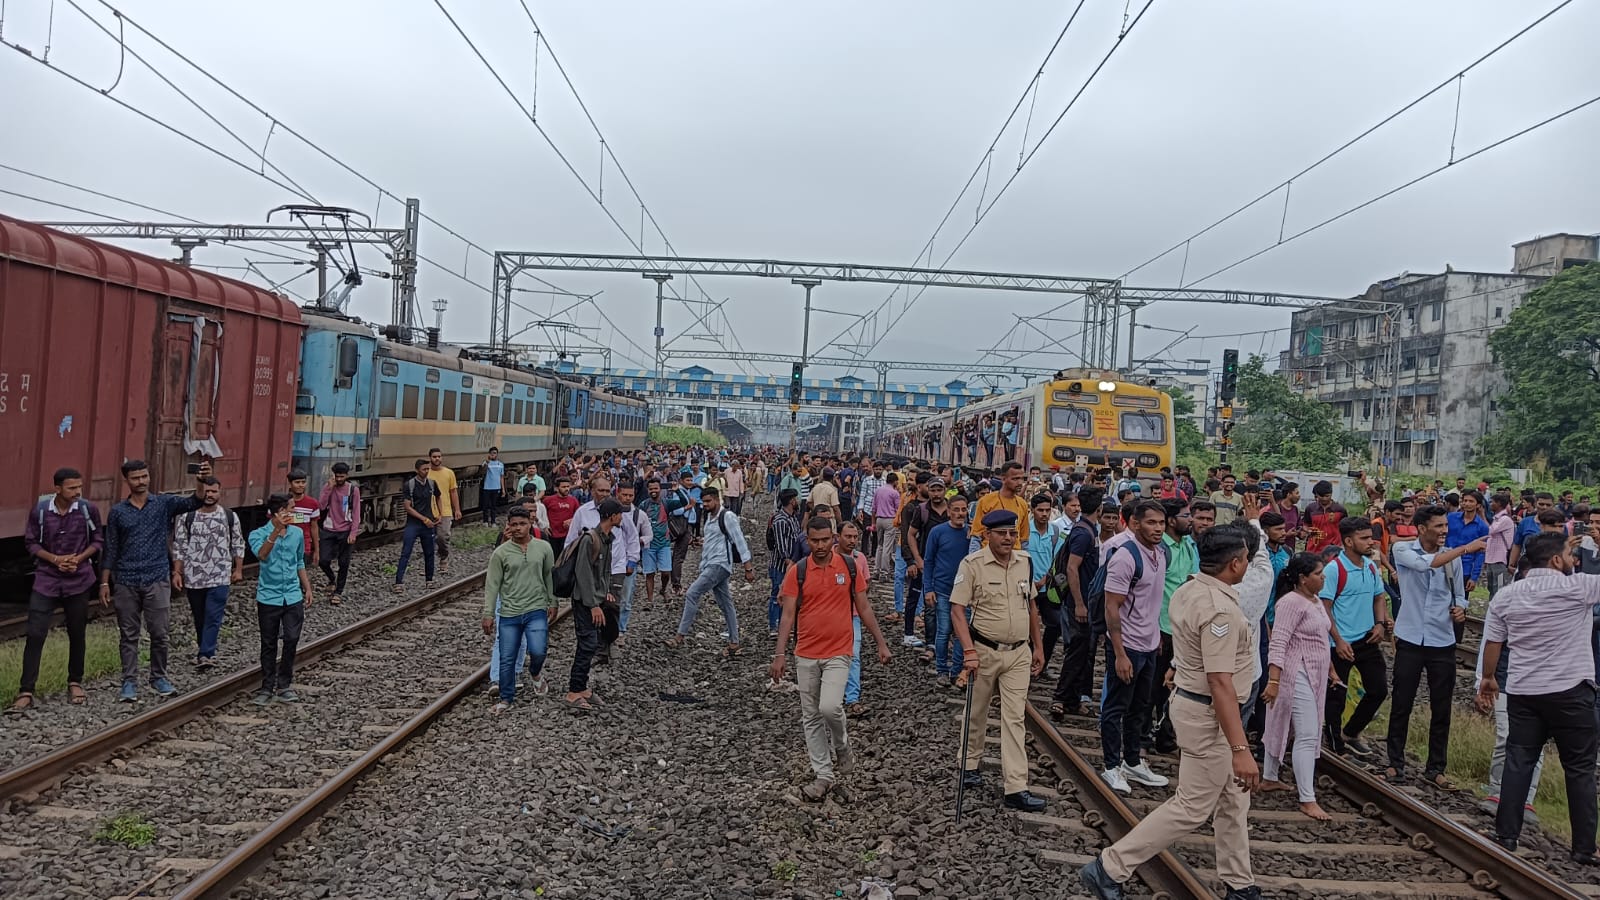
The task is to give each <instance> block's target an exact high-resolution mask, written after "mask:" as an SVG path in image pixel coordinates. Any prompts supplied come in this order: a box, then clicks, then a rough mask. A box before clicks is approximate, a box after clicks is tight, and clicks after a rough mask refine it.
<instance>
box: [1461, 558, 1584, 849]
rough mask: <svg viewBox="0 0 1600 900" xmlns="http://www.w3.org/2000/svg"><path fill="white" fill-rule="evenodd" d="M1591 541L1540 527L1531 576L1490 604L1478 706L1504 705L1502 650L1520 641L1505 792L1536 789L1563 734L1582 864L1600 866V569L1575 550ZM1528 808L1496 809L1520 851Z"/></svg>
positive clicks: (1509, 690) (1510, 693)
mask: <svg viewBox="0 0 1600 900" xmlns="http://www.w3.org/2000/svg"><path fill="white" fill-rule="evenodd" d="M1579 540H1581V538H1579V537H1577V536H1574V537H1571V538H1569V537H1567V536H1565V535H1563V534H1559V533H1553V534H1549V533H1547V534H1538V535H1535V536H1533V537H1531V538H1529V539H1528V541H1527V544H1526V546H1525V549H1524V553H1525V554H1526V556H1527V560H1528V564H1529V566H1530V568H1529V570H1528V575H1527V577H1526V578H1524V579H1523V580H1521V581H1516V582H1513V583H1511V584H1508V585H1506V586H1505V587H1504V588H1502V589H1501V590H1500V593H1499V596H1497V597H1496V598H1495V601H1494V602H1493V603H1491V604H1489V613H1488V615H1487V616H1486V617H1485V621H1484V625H1483V641H1484V647H1483V680H1482V681H1481V682H1480V683H1479V687H1478V709H1480V710H1482V711H1484V712H1489V711H1491V710H1493V709H1494V704H1495V694H1496V693H1498V692H1499V690H1500V685H1499V684H1498V683H1497V682H1496V680H1495V669H1496V668H1497V667H1498V665H1499V662H1500V653H1501V650H1502V649H1503V648H1504V647H1505V646H1506V645H1507V644H1510V645H1512V646H1515V647H1516V648H1517V652H1516V653H1515V654H1513V655H1512V657H1511V665H1510V667H1509V669H1508V671H1507V674H1506V684H1505V692H1506V716H1507V718H1508V720H1509V726H1510V729H1509V732H1508V733H1507V736H1506V768H1505V775H1504V776H1503V778H1502V780H1501V783H1500V796H1501V797H1510V798H1520V797H1523V796H1526V795H1527V793H1528V788H1529V787H1530V786H1532V783H1533V767H1534V764H1535V763H1536V762H1538V760H1539V756H1540V754H1542V753H1543V752H1544V744H1545V741H1546V740H1548V739H1554V741H1555V743H1556V752H1557V753H1559V754H1560V756H1561V768H1562V769H1564V770H1565V771H1566V781H1567V808H1568V810H1569V815H1570V816H1571V821H1572V853H1571V859H1572V861H1573V862H1575V863H1578V864H1580V865H1583V866H1600V856H1596V855H1595V828H1596V824H1597V822H1600V812H1597V809H1596V802H1595V752H1596V746H1597V744H1600V723H1597V722H1596V721H1595V713H1594V708H1595V683H1594V674H1595V672H1594V657H1593V656H1591V655H1590V650H1589V631H1590V623H1591V622H1592V620H1593V619H1592V617H1593V611H1594V609H1595V607H1597V606H1600V575H1584V574H1581V573H1579V574H1573V571H1572V570H1573V563H1574V560H1573V550H1574V549H1575V548H1576V547H1577V545H1578V542H1579ZM1523 812H1524V810H1523V805H1522V804H1521V803H1517V802H1514V800H1513V802H1510V803H1501V804H1500V805H1499V809H1498V810H1497V812H1496V813H1495V820H1494V827H1495V839H1496V840H1497V841H1498V842H1499V843H1500V845H1501V846H1503V847H1505V848H1506V849H1508V850H1516V848H1517V839H1518V838H1519V837H1521V835H1522V818H1523Z"/></svg>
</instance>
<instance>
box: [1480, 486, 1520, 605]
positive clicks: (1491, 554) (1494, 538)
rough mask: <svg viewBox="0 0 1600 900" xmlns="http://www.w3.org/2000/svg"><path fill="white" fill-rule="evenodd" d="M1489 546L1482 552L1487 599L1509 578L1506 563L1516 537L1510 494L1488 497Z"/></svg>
mask: <svg viewBox="0 0 1600 900" xmlns="http://www.w3.org/2000/svg"><path fill="white" fill-rule="evenodd" d="M1489 519H1490V523H1489V546H1488V548H1487V549H1486V550H1484V554H1483V575H1484V580H1485V581H1486V582H1487V583H1488V587H1489V599H1490V600H1493V599H1494V595H1495V594H1497V593H1499V591H1500V588H1502V587H1504V586H1505V585H1506V583H1507V582H1509V581H1510V580H1511V575H1510V569H1509V567H1508V566H1507V564H1508V563H1509V562H1510V560H1511V544H1512V542H1513V541H1514V540H1515V539H1516V534H1517V520H1516V519H1513V518H1512V517H1511V495H1510V494H1507V493H1504V492H1501V493H1498V494H1495V495H1494V496H1493V497H1490V498H1489Z"/></svg>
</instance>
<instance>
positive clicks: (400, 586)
mask: <svg viewBox="0 0 1600 900" xmlns="http://www.w3.org/2000/svg"><path fill="white" fill-rule="evenodd" d="M394 592H395V593H396V594H404V593H405V592H406V586H405V585H403V584H397V585H395V586H394Z"/></svg>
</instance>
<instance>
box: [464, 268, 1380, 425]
mask: <svg viewBox="0 0 1600 900" xmlns="http://www.w3.org/2000/svg"><path fill="white" fill-rule="evenodd" d="M537 270H561V271H579V272H625V273H634V274H641V275H643V276H644V277H646V278H650V279H655V280H656V281H657V284H658V285H659V284H660V283H661V281H663V280H665V279H668V278H671V277H672V276H674V275H685V276H691V275H734V276H741V277H751V278H788V279H791V280H794V281H796V282H797V283H804V282H823V281H832V282H851V281H855V282H866V283H877V284H893V285H897V286H899V285H908V286H909V285H916V286H926V287H953V288H976V289H980V290H998V291H1021V292H1032V293H1049V294H1069V295H1077V296H1081V297H1083V299H1084V304H1083V332H1082V349H1081V351H1080V352H1078V353H1077V354H1076V355H1077V356H1078V358H1079V361H1080V362H1081V363H1082V364H1083V365H1084V366H1085V367H1087V368H1091V369H1117V368H1118V351H1119V349H1121V347H1120V344H1121V341H1120V336H1121V333H1122V325H1123V321H1124V319H1126V322H1127V328H1128V344H1127V358H1126V365H1127V367H1128V368H1130V369H1131V368H1132V365H1133V330H1134V328H1136V327H1137V318H1138V311H1139V310H1140V309H1141V308H1143V307H1145V306H1148V305H1150V304H1152V303H1157V302H1163V301H1175V302H1183V303H1222V304H1234V305H1249V306H1268V307H1280V308H1287V309H1307V308H1310V307H1315V306H1322V305H1326V304H1336V305H1344V306H1358V307H1362V308H1366V309H1371V310H1372V311H1373V312H1375V313H1377V314H1379V315H1380V316H1382V317H1383V319H1384V321H1385V323H1386V325H1387V326H1388V329H1389V330H1388V333H1390V334H1394V333H1397V332H1396V331H1395V330H1394V328H1395V327H1396V326H1397V325H1398V322H1397V318H1398V316H1399V314H1400V307H1399V306H1398V305H1397V304H1393V303H1387V302H1385V301H1383V300H1382V299H1380V298H1376V297H1373V296H1370V295H1367V296H1360V297H1319V296H1315V295H1311V294H1289V293H1279V292H1273V291H1233V290H1216V289H1202V288H1186V287H1178V288H1150V287H1134V286H1130V285H1126V284H1123V283H1122V281H1121V280H1120V279H1116V278H1083V277H1074V276H1067V275H1039V274H1024V273H1017V272H983V271H974V270H967V269H938V268H920V267H915V266H881V265H867V264H860V263H824V262H800V261H794V260H777V259H741V258H733V257H687V256H649V255H625V254H596V253H562V252H541V251H505V250H502V251H496V252H495V254H494V287H493V296H492V297H491V298H490V322H489V329H490V343H491V344H494V343H499V342H503V341H504V340H505V338H504V335H507V334H509V333H510V331H511V328H510V323H511V320H510V317H511V302H510V298H511V290H512V282H513V280H514V279H515V278H516V277H517V276H518V275H519V274H521V273H523V272H527V271H537ZM806 296H807V300H808V301H809V298H810V288H809V287H808V288H807V291H806ZM806 309H807V313H808V315H809V312H810V304H809V302H808V303H807V305H806ZM663 334H664V329H663V326H662V322H661V315H660V305H659V304H658V305H657V316H656V337H657V356H656V370H657V372H658V373H659V372H660V371H661V369H662V366H663V359H664V353H665V349H664V348H663V346H662V345H661V340H660V339H661V336H662V335H663ZM1397 346H1398V345H1397ZM699 355H701V356H705V355H706V354H699ZM1391 356H1393V358H1392V359H1390V360H1389V365H1388V371H1387V372H1386V373H1383V374H1384V376H1386V377H1384V378H1383V380H1382V381H1381V382H1377V383H1376V386H1375V390H1374V399H1375V400H1376V401H1377V402H1378V403H1379V408H1380V409H1382V410H1383V411H1384V414H1385V416H1386V420H1387V429H1386V434H1387V440H1386V442H1385V441H1380V453H1385V454H1388V453H1392V451H1393V445H1394V428H1395V409H1394V407H1395V396H1396V393H1397V390H1398V388H1397V384H1398V381H1397V379H1398V376H1399V358H1398V351H1396V352H1395V353H1393V354H1391ZM814 361H817V360H810V359H807V358H805V355H804V353H802V357H801V359H800V360H799V362H800V364H801V365H802V366H804V365H806V364H807V363H809V362H814ZM829 364H836V363H831V362H830V363H829ZM844 364H846V365H862V364H872V365H874V366H876V364H874V363H872V362H871V361H870V360H858V359H851V360H848V361H847V362H845V363H844ZM918 365H919V366H921V367H922V368H931V367H930V366H926V365H922V364H918ZM976 367H977V366H974V365H967V366H964V367H962V371H970V370H972V369H973V368H976ZM879 373H880V374H879V378H880V380H881V379H883V378H884V377H885V372H884V370H882V369H879Z"/></svg>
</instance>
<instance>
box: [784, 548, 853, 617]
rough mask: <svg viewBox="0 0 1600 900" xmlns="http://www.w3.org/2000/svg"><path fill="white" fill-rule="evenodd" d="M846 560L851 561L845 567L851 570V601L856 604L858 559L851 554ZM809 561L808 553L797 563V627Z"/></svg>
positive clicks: (803, 598)
mask: <svg viewBox="0 0 1600 900" xmlns="http://www.w3.org/2000/svg"><path fill="white" fill-rule="evenodd" d="M835 552H837V551H835ZM845 561H846V562H848V563H849V565H847V566H845V569H846V570H848V571H849V572H850V602H851V604H852V605H854V604H855V599H856V559H855V557H854V556H850V557H846V559H845ZM809 562H811V556H810V555H809V554H807V555H806V556H805V558H803V559H801V560H800V561H799V562H797V563H795V570H794V620H795V623H796V626H797V627H798V623H799V622H800V603H801V601H803V600H805V598H806V564H807V563H809Z"/></svg>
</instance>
